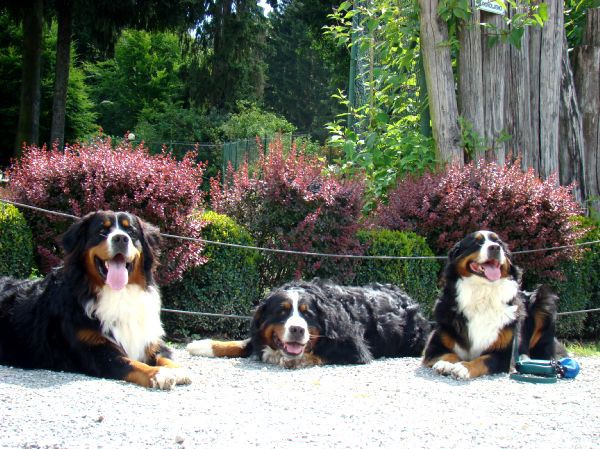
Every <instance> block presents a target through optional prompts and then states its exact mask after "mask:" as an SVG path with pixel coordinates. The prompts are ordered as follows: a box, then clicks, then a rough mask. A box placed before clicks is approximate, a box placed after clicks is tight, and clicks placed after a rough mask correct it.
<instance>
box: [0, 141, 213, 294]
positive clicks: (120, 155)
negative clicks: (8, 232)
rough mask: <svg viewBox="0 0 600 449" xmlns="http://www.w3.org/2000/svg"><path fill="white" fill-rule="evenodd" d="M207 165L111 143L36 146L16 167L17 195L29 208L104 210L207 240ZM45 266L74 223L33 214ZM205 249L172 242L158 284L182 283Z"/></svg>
mask: <svg viewBox="0 0 600 449" xmlns="http://www.w3.org/2000/svg"><path fill="white" fill-rule="evenodd" d="M202 174H203V167H202V165H198V164H197V163H196V162H195V160H194V155H193V154H192V153H189V154H187V155H186V156H184V158H183V159H182V160H181V161H177V160H175V159H174V158H173V157H172V156H170V155H168V154H159V155H150V154H149V153H148V150H147V149H146V148H144V147H143V146H142V145H139V146H137V147H132V146H131V144H130V143H129V142H127V141H124V142H120V143H119V144H118V145H117V146H116V147H115V148H113V147H112V142H111V140H110V139H108V138H99V139H97V140H94V141H93V142H92V143H89V144H80V145H73V146H70V147H66V148H65V150H64V152H63V151H59V150H58V149H57V148H53V149H52V150H48V149H46V147H43V148H38V147H36V146H31V147H28V148H26V149H25V151H24V154H23V157H22V158H21V159H20V160H19V161H17V162H16V163H15V164H14V165H13V166H12V167H11V169H10V172H9V176H10V180H11V182H10V193H11V196H12V197H13V198H14V199H16V200H18V201H21V202H23V203H26V204H31V205H34V206H39V207H43V208H46V209H50V210H53V211H60V212H65V213H70V214H74V215H77V216H82V215H84V214H86V213H88V212H91V211H95V210H98V209H112V210H124V211H128V212H132V213H134V214H136V215H139V216H140V217H142V218H143V219H145V220H147V221H149V222H150V223H153V224H154V225H156V226H159V227H160V229H161V231H162V232H165V233H169V234H176V235H182V236H187V237H200V230H201V228H202V221H201V220H199V219H197V218H192V217H193V216H197V214H196V215H193V213H194V212H197V211H198V210H200V209H201V208H202V202H203V193H202V192H201V190H200V186H201V184H202ZM27 214H28V217H29V223H30V225H31V227H32V230H33V235H34V239H35V241H36V246H37V251H38V254H39V256H40V259H41V268H42V270H43V271H48V270H49V269H50V268H51V267H53V266H56V265H57V264H59V263H60V260H61V256H60V250H59V248H58V247H57V242H58V236H59V235H60V234H62V233H63V232H64V231H65V230H66V229H67V227H68V226H69V225H70V224H71V220H69V219H65V218H60V217H56V216H52V215H47V214H42V213H37V212H35V213H34V212H28V213H27ZM201 251H202V245H201V244H200V243H194V242H189V241H181V240H175V239H171V238H168V239H167V238H165V239H164V240H163V244H162V256H161V267H160V268H159V272H158V280H159V282H161V283H163V284H164V283H168V282H171V281H173V280H176V279H179V278H181V275H182V274H183V272H184V271H185V270H186V268H188V267H191V266H197V265H200V264H202V263H203V262H204V258H203V257H202V255H201Z"/></svg>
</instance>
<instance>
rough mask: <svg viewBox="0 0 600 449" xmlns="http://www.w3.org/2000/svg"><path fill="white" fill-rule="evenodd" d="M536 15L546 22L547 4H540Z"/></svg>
mask: <svg viewBox="0 0 600 449" xmlns="http://www.w3.org/2000/svg"><path fill="white" fill-rule="evenodd" d="M537 13H538V14H539V16H540V17H541V18H542V20H543V21H544V22H545V21H547V20H548V4H547V3H540V4H539V6H538V9H537Z"/></svg>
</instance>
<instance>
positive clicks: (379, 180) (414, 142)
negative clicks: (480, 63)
mask: <svg viewBox="0 0 600 449" xmlns="http://www.w3.org/2000/svg"><path fill="white" fill-rule="evenodd" d="M332 17H333V18H334V19H335V21H336V25H333V26H329V27H326V29H327V31H326V32H327V33H328V34H329V35H331V36H332V37H333V38H334V39H335V40H336V41H337V42H339V43H340V44H342V45H348V46H357V49H358V53H359V54H362V55H365V56H364V58H363V59H365V58H366V59H368V60H369V62H368V66H369V67H368V72H369V73H368V78H369V79H368V80H364V81H365V91H366V92H367V93H366V96H367V97H368V98H366V99H365V100H364V102H363V103H364V104H358V105H354V104H350V102H349V100H348V99H347V97H346V95H345V94H344V93H342V92H339V93H338V94H337V95H336V98H337V99H338V100H339V101H340V104H342V105H343V106H345V108H346V110H348V111H349V112H348V113H347V114H341V115H340V116H339V120H338V121H337V122H335V123H332V124H330V125H329V131H330V136H331V137H330V144H331V145H332V146H334V147H337V148H338V149H340V150H341V151H342V153H343V157H342V160H341V161H340V162H341V163H342V172H343V173H346V174H349V175H353V174H354V173H356V172H358V171H364V172H365V173H366V176H367V197H368V201H367V208H369V207H372V205H373V200H374V199H376V198H378V197H381V196H384V195H385V193H386V192H387V190H388V189H389V188H390V187H391V186H393V185H395V183H396V180H397V179H398V178H399V177H402V176H403V175H405V174H421V173H423V172H424V171H425V170H427V169H430V168H433V166H434V165H435V163H436V158H435V150H434V146H433V140H432V139H431V138H430V137H427V136H424V135H423V134H421V132H420V119H421V118H420V115H421V112H422V111H423V110H424V108H425V107H426V99H425V97H424V95H423V92H422V91H420V89H419V88H418V82H417V80H418V76H417V75H418V72H419V65H418V62H419V60H420V55H419V47H418V30H419V21H418V7H417V5H416V2H413V1H411V0H402V1H399V2H398V1H391V0H374V1H372V2H368V6H357V5H356V4H355V5H354V9H352V2H343V3H342V4H341V5H340V7H339V8H338V9H337V10H336V11H335V13H334V14H333V15H332ZM353 20H354V22H355V25H354V26H353ZM356 22H358V23H357V24H356ZM364 30H368V33H364ZM353 34H354V35H353Z"/></svg>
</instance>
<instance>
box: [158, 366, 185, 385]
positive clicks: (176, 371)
mask: <svg viewBox="0 0 600 449" xmlns="http://www.w3.org/2000/svg"><path fill="white" fill-rule="evenodd" d="M191 383H192V378H191V376H190V372H189V371H188V370H187V369H185V368H167V367H162V368H160V369H159V370H158V371H157V372H156V374H155V375H154V378H153V379H152V387H153V388H158V389H159V390H172V389H173V388H174V387H175V385H189V384H191Z"/></svg>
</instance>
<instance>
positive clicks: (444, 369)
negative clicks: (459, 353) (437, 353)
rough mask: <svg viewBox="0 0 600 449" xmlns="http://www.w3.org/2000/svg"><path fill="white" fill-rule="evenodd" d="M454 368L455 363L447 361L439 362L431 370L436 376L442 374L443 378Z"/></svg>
mask: <svg viewBox="0 0 600 449" xmlns="http://www.w3.org/2000/svg"><path fill="white" fill-rule="evenodd" d="M453 367H454V363H450V362H446V361H445V360H438V361H437V362H435V364H434V365H433V366H432V367H431V369H432V370H433V372H434V373H436V374H441V375H442V376H447V375H449V374H450V373H451V372H452V368H453Z"/></svg>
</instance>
